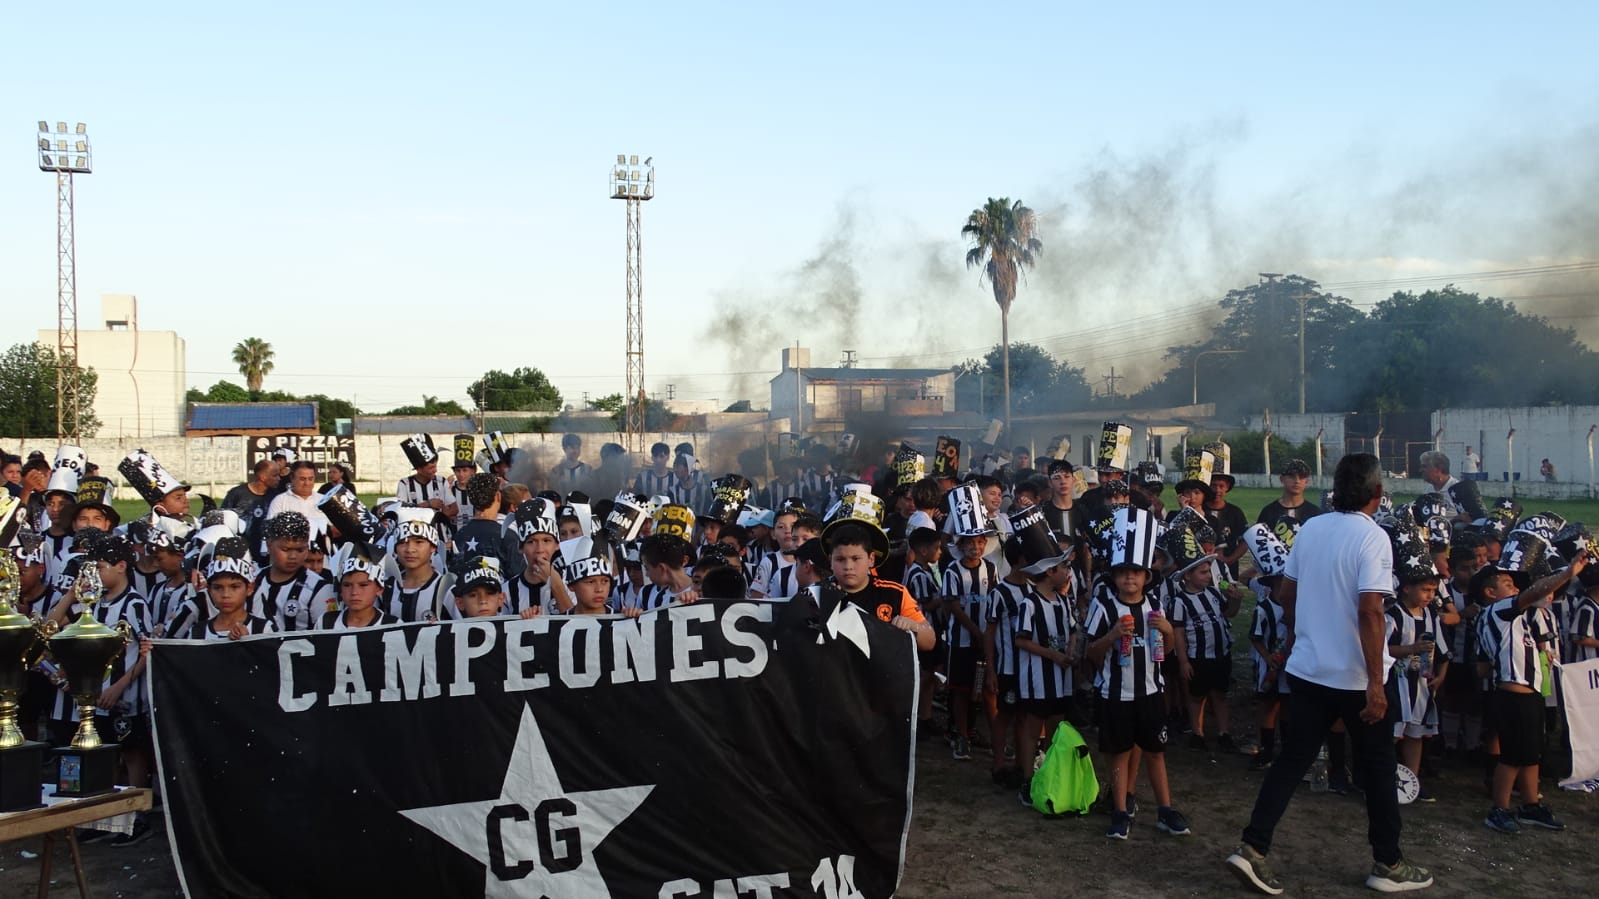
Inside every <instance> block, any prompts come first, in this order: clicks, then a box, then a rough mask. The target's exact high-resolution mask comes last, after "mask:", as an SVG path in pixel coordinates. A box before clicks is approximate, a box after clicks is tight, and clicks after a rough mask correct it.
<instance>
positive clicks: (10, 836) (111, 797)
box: [0, 789, 151, 899]
mask: <svg viewBox="0 0 1599 899" xmlns="http://www.w3.org/2000/svg"><path fill="white" fill-rule="evenodd" d="M150 796H151V794H150V791H149V790H145V789H138V790H134V789H128V790H119V791H117V792H115V793H105V794H103V795H100V796H87V797H85V798H83V799H63V800H61V801H59V802H56V803H55V804H54V805H49V806H46V807H44V808H35V809H28V810H27V811H23V812H6V813H5V814H0V842H5V841H7V840H22V839H26V838H28V837H36V836H39V835H40V834H43V835H44V852H43V853H42V854H41V855H40V857H39V899H46V897H48V896H49V895H50V855H51V852H52V850H53V849H54V848H55V845H54V844H55V841H56V840H58V839H60V840H65V841H66V844H67V849H68V851H70V852H71V853H72V871H73V874H75V875H76V876H77V880H78V895H79V896H80V897H82V899H88V897H89V884H88V880H87V879H86V878H85V877H84V874H83V859H82V857H80V856H79V855H78V837H77V831H76V830H75V829H74V828H76V827H78V826H79V825H82V824H88V823H90V822H93V821H100V820H103V819H105V818H114V817H116V816H117V815H126V814H128V813H129V812H143V811H148V810H149V809H150Z"/></svg>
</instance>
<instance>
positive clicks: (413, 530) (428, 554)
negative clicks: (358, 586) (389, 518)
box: [382, 507, 457, 621]
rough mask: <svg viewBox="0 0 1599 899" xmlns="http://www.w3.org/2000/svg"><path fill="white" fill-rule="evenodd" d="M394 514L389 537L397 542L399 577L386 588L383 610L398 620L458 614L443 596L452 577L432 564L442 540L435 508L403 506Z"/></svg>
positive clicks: (444, 616)
mask: <svg viewBox="0 0 1599 899" xmlns="http://www.w3.org/2000/svg"><path fill="white" fill-rule="evenodd" d="M395 514H396V519H395V523H394V530H393V531H392V532H391V533H390V535H389V536H390V538H391V539H392V540H393V541H394V561H395V562H396V563H397V564H398V566H399V569H400V576H399V577H398V578H395V579H394V580H393V581H391V582H390V583H389V584H388V585H387V586H386V587H385V588H384V590H383V599H382V603H383V611H384V613H385V614H387V615H388V616H389V617H390V618H393V619H396V620H398V621H438V620H439V619H440V618H453V617H455V613H456V611H457V609H456V606H455V604H454V603H451V602H446V601H445V598H444V595H445V593H446V592H447V588H448V586H449V579H448V578H445V577H444V576H442V575H441V574H440V573H439V571H438V569H436V568H434V567H433V556H434V554H435V552H436V551H437V549H438V546H439V544H440V543H441V542H442V539H441V538H440V537H439V529H438V526H437V525H436V524H434V513H433V511H432V510H430V509H427V508H416V507H402V508H399V509H396V510H395Z"/></svg>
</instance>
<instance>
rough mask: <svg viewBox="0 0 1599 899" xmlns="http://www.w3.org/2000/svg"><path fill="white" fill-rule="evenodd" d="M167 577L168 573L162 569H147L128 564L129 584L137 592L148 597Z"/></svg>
mask: <svg viewBox="0 0 1599 899" xmlns="http://www.w3.org/2000/svg"><path fill="white" fill-rule="evenodd" d="M166 579H167V577H166V575H164V574H162V573H161V571H160V569H157V570H155V571H145V570H143V569H141V568H139V567H138V566H136V565H129V566H128V585H129V586H130V587H132V588H133V591H134V592H135V593H137V594H139V595H140V596H143V597H145V598H146V599H148V598H149V596H150V595H151V594H152V593H154V592H155V589H156V588H157V587H159V586H161V582H162V581H164V580H166Z"/></svg>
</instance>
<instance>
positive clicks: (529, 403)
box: [466, 368, 561, 412]
mask: <svg viewBox="0 0 1599 899" xmlns="http://www.w3.org/2000/svg"><path fill="white" fill-rule="evenodd" d="M466 394H467V396H468V397H470V398H471V401H472V404H473V405H474V406H476V407H477V408H478V409H494V410H497V411H505V412H509V411H519V412H559V411H560V409H561V392H560V391H559V390H556V389H555V385H553V384H551V383H550V379H549V378H546V377H545V376H544V372H542V371H539V370H538V369H536V368H518V369H516V370H515V371H512V372H509V373H507V372H503V371H500V370H499V369H494V370H493V371H489V372H485V373H484V375H483V377H481V378H478V379H477V380H476V381H473V382H472V384H471V386H469V387H467V388H466Z"/></svg>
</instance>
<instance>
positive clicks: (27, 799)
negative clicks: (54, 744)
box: [0, 740, 48, 812]
mask: <svg viewBox="0 0 1599 899" xmlns="http://www.w3.org/2000/svg"><path fill="white" fill-rule="evenodd" d="M46 748H48V747H47V746H46V745H45V744H44V743H38V742H34V741H31V740H30V741H29V742H27V743H23V744H22V745H21V746H13V747H11V748H10V749H0V812H21V811H26V810H28V809H30V808H43V807H44V803H43V802H40V801H39V797H40V784H41V783H42V782H43V780H44V777H43V774H44V751H45V749H46Z"/></svg>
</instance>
